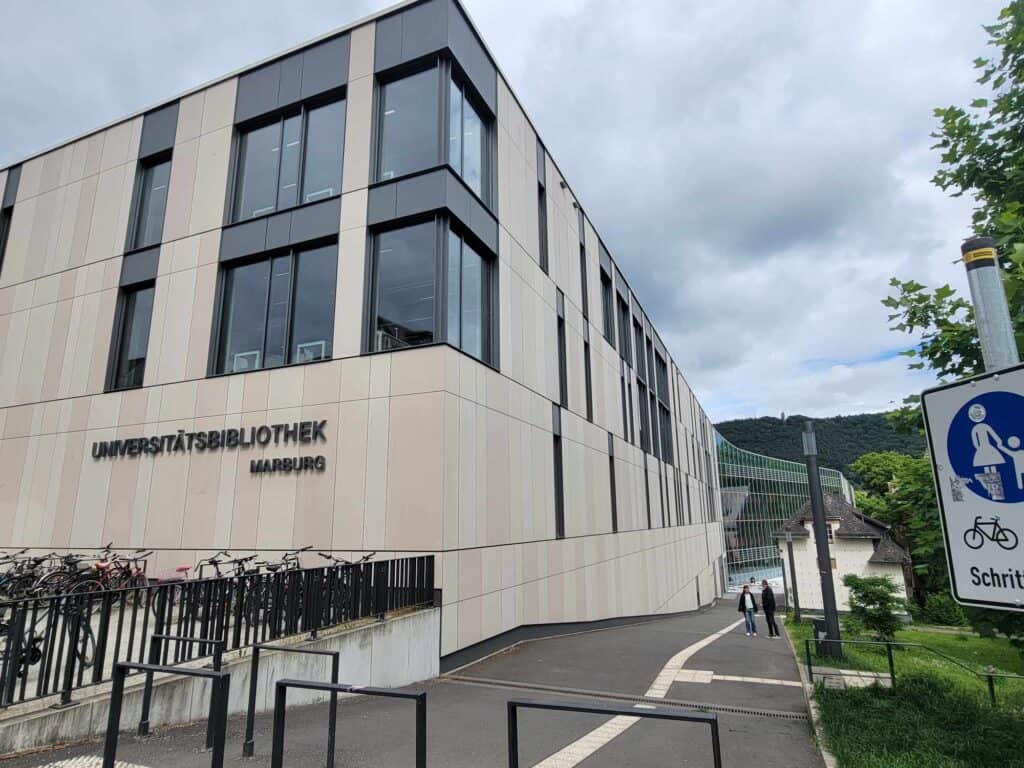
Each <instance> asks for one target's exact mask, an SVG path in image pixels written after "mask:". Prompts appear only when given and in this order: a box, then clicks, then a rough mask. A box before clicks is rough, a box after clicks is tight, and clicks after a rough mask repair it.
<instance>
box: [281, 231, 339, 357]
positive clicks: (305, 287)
mask: <svg viewBox="0 0 1024 768" xmlns="http://www.w3.org/2000/svg"><path fill="white" fill-rule="evenodd" d="M337 253H338V249H337V247H336V246H333V245H331V246H327V247H324V248H314V249H313V250H311V251H304V252H302V253H300V254H299V256H298V260H297V261H298V264H297V267H296V274H295V311H294V313H293V314H294V319H293V321H292V333H291V337H292V342H291V343H292V352H291V362H293V363H308V362H311V361H313V360H327V359H328V358H330V356H331V353H332V350H331V346H332V340H333V339H334V294H335V289H336V284H337V270H338V256H337Z"/></svg>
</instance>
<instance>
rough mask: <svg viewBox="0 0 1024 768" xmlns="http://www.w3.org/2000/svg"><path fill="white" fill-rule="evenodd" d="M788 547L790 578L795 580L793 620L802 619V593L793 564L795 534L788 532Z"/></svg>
mask: <svg viewBox="0 0 1024 768" xmlns="http://www.w3.org/2000/svg"><path fill="white" fill-rule="evenodd" d="M786 549H788V550H789V578H790V581H792V582H793V620H794V621H797V622H799V621H800V593H799V592H798V591H797V588H796V566H795V565H794V564H793V534H792V533H787V534H786Z"/></svg>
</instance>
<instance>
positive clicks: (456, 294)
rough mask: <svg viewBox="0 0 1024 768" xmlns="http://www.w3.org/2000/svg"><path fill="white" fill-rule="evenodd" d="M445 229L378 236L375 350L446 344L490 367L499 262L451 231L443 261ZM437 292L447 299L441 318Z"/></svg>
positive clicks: (426, 226)
mask: <svg viewBox="0 0 1024 768" xmlns="http://www.w3.org/2000/svg"><path fill="white" fill-rule="evenodd" d="M441 226H442V222H440V221H431V222H426V223H423V224H415V225H413V226H411V227H403V228H402V229H394V230H390V231H387V232H382V233H380V234H378V235H377V236H376V238H375V245H374V281H373V285H374V289H373V301H374V316H375V318H376V323H375V326H374V337H373V340H372V343H371V348H372V349H373V350H376V351H381V350H387V349H399V348H401V347H411V346H417V345H419V344H431V343H433V342H435V341H444V340H447V341H448V343H449V344H451V345H453V346H456V347H458V348H460V349H462V350H463V351H464V352H466V353H467V354H470V355H473V356H474V357H477V358H479V359H481V360H483V361H485V362H489V361H490V360H491V357H492V351H491V347H492V343H491V339H492V335H493V331H492V324H493V322H494V318H493V310H492V306H491V303H492V293H493V282H492V281H493V279H494V277H493V274H494V263H493V262H494V260H493V259H490V258H488V257H486V256H485V255H483V254H481V253H480V252H479V250H477V249H476V248H475V247H474V246H473V245H471V244H470V243H469V242H468V241H467V240H466V239H465V238H463V237H462V236H461V235H460V234H459V233H457V232H454V231H451V230H448V232H447V235H446V237H447V240H446V241H445V248H444V251H443V252H442V253H441V254H440V258H439V254H438V253H437V246H436V243H437V236H438V232H439V229H440V228H441ZM439 269H440V270H441V274H440V279H439V278H438V270H439ZM438 290H440V291H441V293H442V295H443V298H444V304H443V307H444V309H443V310H441V316H440V317H438V316H437V315H438V311H439V310H438Z"/></svg>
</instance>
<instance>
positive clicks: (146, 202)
mask: <svg viewBox="0 0 1024 768" xmlns="http://www.w3.org/2000/svg"><path fill="white" fill-rule="evenodd" d="M170 178H171V161H170V158H167V159H164V160H158V161H156V162H149V163H146V164H145V165H143V167H142V169H141V173H140V174H139V192H138V204H137V208H136V211H135V224H134V227H135V228H134V230H133V232H134V237H133V240H132V248H148V247H149V246H151V245H156V244H158V243H159V242H160V238H161V237H162V235H163V231H164V211H165V210H166V209H167V184H168V182H169V181H170Z"/></svg>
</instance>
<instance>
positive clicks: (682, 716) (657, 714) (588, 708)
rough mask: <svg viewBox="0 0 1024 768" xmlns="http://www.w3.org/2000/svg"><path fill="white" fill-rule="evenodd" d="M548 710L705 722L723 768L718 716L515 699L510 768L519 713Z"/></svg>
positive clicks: (514, 764) (717, 765) (717, 766)
mask: <svg viewBox="0 0 1024 768" xmlns="http://www.w3.org/2000/svg"><path fill="white" fill-rule="evenodd" d="M520 709H546V710H549V711H551V710H553V711H556V712H584V713H587V714H593V715H623V716H625V717H646V718H650V719H652V720H675V721H677V722H679V721H681V722H686V723H704V724H705V725H708V726H710V727H711V750H712V754H713V757H714V768H722V748H721V745H720V744H719V741H718V716H717V715H715V714H714V713H705V712H692V711H685V710H684V711H679V710H676V709H671V708H669V707H659V706H655V705H653V704H651V705H647V704H645V705H643V708H639V707H632V706H626V705H624V704H597V703H595V704H571V703H569V702H567V701H537V700H530V699H512V700H510V701H509V702H508V768H519V710H520Z"/></svg>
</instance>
